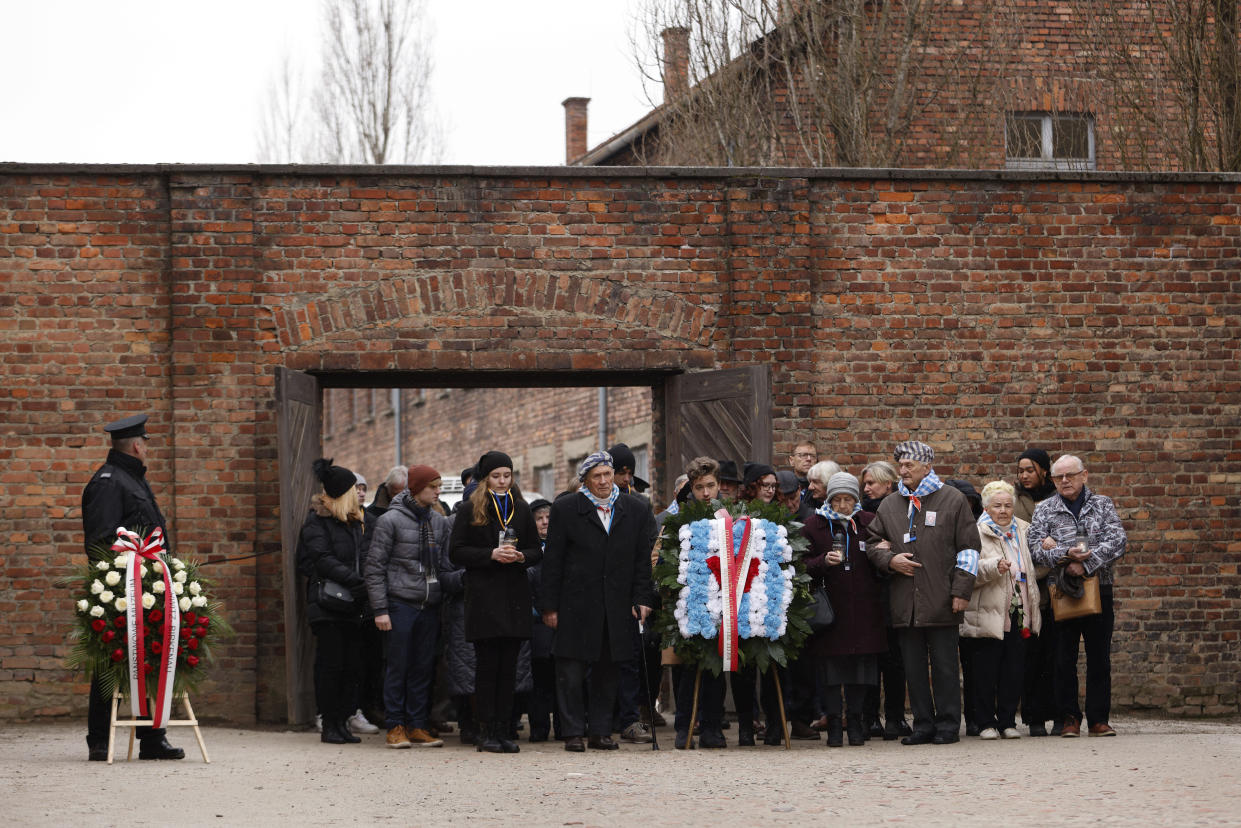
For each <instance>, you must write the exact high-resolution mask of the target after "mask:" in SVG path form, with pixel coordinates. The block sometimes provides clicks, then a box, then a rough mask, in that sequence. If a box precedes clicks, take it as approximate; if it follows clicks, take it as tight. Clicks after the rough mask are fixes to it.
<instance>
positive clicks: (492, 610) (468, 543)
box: [449, 494, 543, 641]
mask: <svg viewBox="0 0 1241 828" xmlns="http://www.w3.org/2000/svg"><path fill="white" fill-rule="evenodd" d="M473 516H474V513H473V509H471V508H469V506H468V505H467V507H466V508H464V509H462V510H461V511H460V512H459V513H458V514H457V515H456V518H455V519H454V520H453V524H452V535H451V540H450V541H449V550H450V551H449V558H450V560H451V561H452V563H453V564H454V565H455V566H458V567H462V568H464V569H465V571H466V572H465V637H466V640H468V641H479V640H480V639H487V638H529V637H530V627H531V623H530V622H531V612H532V610H533V606H532V603H531V601H530V581H529V580H528V579H527V578H526V567H527V566H531V565H533V564H536V563H538V562H539V561H540V560H541V559H542V557H543V550H542V547H541V545H540V544H539V532H538V529H537V528H536V527H535V525H534V515H533V513H531V511H530V507H529V505H527V504H526V501H524V500H522V499H521V497H520V496H518V495H517V494H514V495H513V516H512V519H511V520H510V521H509V527H510V528H512V529H514V530H516V532H517V548H518V549H519V550H520V551H521V553H522V554H523V555H524V556H525V558H526V560H525V561H524V562H523V563H511V564H502V563H499V562H498V561H494V560H492V559H491V550H493V549H495V548H496V543H497V542H498V540H499V537H500V519H499V518H498V517H497V516H496V515H495V514H490V513H489V514H488V516H487V522H486V523H484V524H483V525H482V526H475V525H474V524H473V520H472V519H473Z"/></svg>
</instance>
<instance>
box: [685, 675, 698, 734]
mask: <svg viewBox="0 0 1241 828" xmlns="http://www.w3.org/2000/svg"><path fill="white" fill-rule="evenodd" d="M701 686H702V665H701V664H699V665H698V672H697V673H694V703H693V704H692V705H690V708H689V737H688V739H687V743H686V745H685V746H686V747H688V748H689V749H690V750H693V749H694V725H696V724H698V688H699V687H701Z"/></svg>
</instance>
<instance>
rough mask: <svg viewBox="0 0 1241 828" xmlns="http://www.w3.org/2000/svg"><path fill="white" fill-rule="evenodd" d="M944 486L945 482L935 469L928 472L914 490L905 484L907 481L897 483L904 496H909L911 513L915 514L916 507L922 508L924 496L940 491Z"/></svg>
mask: <svg viewBox="0 0 1241 828" xmlns="http://www.w3.org/2000/svg"><path fill="white" fill-rule="evenodd" d="M943 487H944V482H943V481H942V480H940V479H939V477H937V476H936V474H935V469H930V470H928V471H927V473H926V477H924V478H922V482H921V483H919V484H918V488H916V489H914V490H913V491H912V492H911V491H909V489H908V488H907V487H906V486H905V481H903V480H902V481H900V482H898V483H897V488H898V490H899V491H900V493H901V495H902V496H903V497H907V498H909V514H911V515H912V514H913V510H914V509H921V508H922V498H924V497H926V496H927V495H929V494H931V493H932V492H938V491H939V490H940V489H942V488H943Z"/></svg>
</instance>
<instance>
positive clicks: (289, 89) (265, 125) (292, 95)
mask: <svg viewBox="0 0 1241 828" xmlns="http://www.w3.org/2000/svg"><path fill="white" fill-rule="evenodd" d="M309 117H310V104H309V94H308V90H307V89H306V87H305V81H304V79H303V73H302V72H301V70H300V69H299V68H298V66H297V65H296V64H295V63H294V61H293V58H292V57H291V56H290V54H289V53H288V52H285V54H284V56H283V57H282V58H281V61H280V69H279V71H278V74H277V75H276V77H275V79H274V80H273V81H272V82H271V84H270V85H269V86H268V89H267V98H266V105H265V106H264V108H263V115H262V122H261V123H260V125H259V135H258V156H259V161H260V162H261V163H265V164H278V163H296V162H300V161H306V160H308V159H309V158H310V157H311V156H312V148H311V145H310V143H309V135H308V130H309V128H310V120H309Z"/></svg>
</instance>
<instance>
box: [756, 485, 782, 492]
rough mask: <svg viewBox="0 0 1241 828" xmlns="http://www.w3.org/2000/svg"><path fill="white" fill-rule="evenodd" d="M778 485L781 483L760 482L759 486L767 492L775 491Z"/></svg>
mask: <svg viewBox="0 0 1241 828" xmlns="http://www.w3.org/2000/svg"><path fill="white" fill-rule="evenodd" d="M777 485H779V484H777V483H759V484H758V487H759V488H760V489H762V490H763V491H765V492H774V491H775V490H776V486H777Z"/></svg>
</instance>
